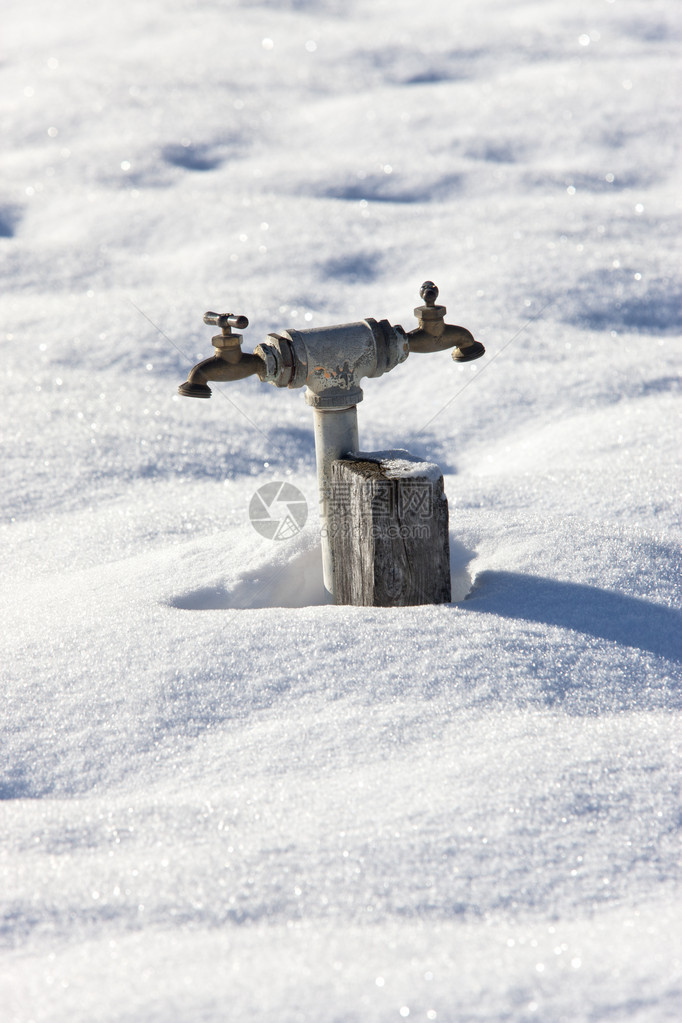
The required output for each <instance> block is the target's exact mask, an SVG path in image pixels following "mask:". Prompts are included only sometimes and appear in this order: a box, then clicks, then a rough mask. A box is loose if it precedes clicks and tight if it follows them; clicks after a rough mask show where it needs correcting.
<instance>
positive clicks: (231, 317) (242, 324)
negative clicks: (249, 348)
mask: <svg viewBox="0 0 682 1023" xmlns="http://www.w3.org/2000/svg"><path fill="white" fill-rule="evenodd" d="M204 323H208V324H209V326H212V327H236V328H237V330H245V329H246V328H247V327H248V325H249V321H248V319H247V318H246V316H238V315H237V314H236V313H211V312H208V313H204Z"/></svg>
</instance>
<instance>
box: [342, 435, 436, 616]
mask: <svg viewBox="0 0 682 1023" xmlns="http://www.w3.org/2000/svg"><path fill="white" fill-rule="evenodd" d="M331 469H332V471H331V477H332V478H331V490H330V494H329V505H328V528H329V529H330V531H331V536H330V539H331V548H332V557H333V561H334V602H335V603H336V604H359V605H365V606H370V607H405V606H408V605H412V604H447V603H449V602H450V600H451V590H450V544H449V538H448V502H447V498H446V497H445V492H444V489H443V475H442V473H441V471H440V469H439V468H438V466H437V465H434V464H433V463H431V462H422V461H420V460H419V459H418V458H415V457H414V456H413V455H410V454H408V452H406V451H396V452H390V453H387V454H385V455H384V454H383V453H382V454H374V455H371V454H370V455H362V456H359V457H349V458H343V459H338V460H336V461H334V462H332V467H331Z"/></svg>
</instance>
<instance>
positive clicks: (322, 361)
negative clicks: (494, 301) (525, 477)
mask: <svg viewBox="0 0 682 1023" xmlns="http://www.w3.org/2000/svg"><path fill="white" fill-rule="evenodd" d="M419 294H420V296H421V298H422V299H423V300H424V303H425V304H424V305H422V306H417V308H416V309H415V310H414V313H415V316H416V317H417V319H418V322H419V326H418V327H416V328H415V329H414V330H411V331H409V333H406V332H405V330H404V329H403V328H402V327H401V326H400V325H399V324H396V325H395V326H392V325H391V324H390V323H389V322H388V320H379V321H377V320H374V319H371V318H369V317H368V318H367V319H365V320H361V321H359V322H358V323H345V324H339V325H337V326H333V327H316V328H312V329H309V330H295V329H293V328H292V329H289V330H284V331H282V332H281V333H279V334H268V339H267V341H264V342H263V343H262V344H260V345H258V346H257V347H256V348H255V350H254V352H253V354H248V353H244V352H242V350H241V343H242V337H241V334H233V333H232V328H233V327H236V328H237V329H239V330H244V329H245V328H246V327H247V326H248V323H249V321H248V320H247V318H246V316H237V315H235V314H233V313H213V312H208V313H206V314H205V315H204V323H207V324H210V325H213V326H218V327H220V328H221V333H220V334H216V335H215V336H214V337H213V339H212V340H213V347H214V348H215V355H214V356H213V357H212V358H210V359H204V361H203V362H199V363H197V365H196V366H194V368H193V369H192V370H191V371H190V374H189V376H188V378H187V381H186V382H185V383H184V384H182V385H181V386H180V387H179V388H178V390H179V393H180V394H183V395H185V396H186V397H190V398H210V397H211V389H210V387H209V386H208V384H207V381H208V380H221V381H222V380H242V379H243V378H244V377H248V376H251V375H252V374H255V375H257V376H258V377H259V378H260V379H261V380H262V381H264V382H267V383H271V384H274V385H275V387H303V386H304V385H306V392H305V400H306V403H307V404H308V405H310V406H312V409H313V418H314V421H315V453H316V459H317V476H318V486H319V492H320V521H321V526H322V567H323V574H324V583H325V588H326V590H327V592H328V594H329V596H330V597H331V598H332V599H333V595H334V563H333V557H332V550H331V541H330V535H329V532H330V531H329V529H328V501H329V494H330V486H331V463H332V462H333V461H335V460H336V459H338V458H343V457H344V456H346V455H349V454H351V453H352V452H357V451H359V449H360V444H359V440H358V420H357V405H358V403H359V402H361V401H362V398H363V393H362V388H361V387H360V381H361V380H362V379H364V378H365V377H379V376H382V375H383V374H384V373H388V372H389V371H390V370H392V369H394V368H395V367H396V366H397V365H398V364H399V363H401V362H404V361H405V359H407V357H408V355H409V354H410V352H441V351H444V350H445V349H447V348H452V349H454V350H453V353H452V358H453V359H454V360H455V361H456V362H470V361H471V360H472V359H478V358H480V356H481V355H483V354H484V353H485V348H484V347H483V345H482V344H480V342H478V341H475V340H474V338H473V336H472V334H471V333H470V332H469V331H468V330H467V329H466V328H465V327H456V326H452V325H450V324H446V323H445V313H446V311H447V310H446V308H445V306H442V305H436V304H435V302H436V299H437V298H438V288H437V287H436V285H435V284H434V283H433V281H425V282H424V284H422V286H421V289H420V292H419Z"/></svg>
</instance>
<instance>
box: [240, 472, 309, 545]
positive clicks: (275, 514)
mask: <svg viewBox="0 0 682 1023" xmlns="http://www.w3.org/2000/svg"><path fill="white" fill-rule="evenodd" d="M249 518H250V519H251V525H252V526H253V528H254V529H255V530H256V531H257V532H258V533H260V535H261V536H264V537H266V539H268V540H288V539H289V538H290V537H292V536H296V534H297V533H300V532H301V530H302V529H303V527H304V525H305V523H306V519H307V518H308V503H307V501H306V499H305V497H304V496H303V494H302V493H301V491H300V490H299V489H298V487H295V486H294V485H293V484H292V483H282V482H279V481H277V482H274V483H266V484H265V486H264V487H259V489H258V490H257V491H256V493H255V494H254V495H253V497H252V498H251V503H250V505H249Z"/></svg>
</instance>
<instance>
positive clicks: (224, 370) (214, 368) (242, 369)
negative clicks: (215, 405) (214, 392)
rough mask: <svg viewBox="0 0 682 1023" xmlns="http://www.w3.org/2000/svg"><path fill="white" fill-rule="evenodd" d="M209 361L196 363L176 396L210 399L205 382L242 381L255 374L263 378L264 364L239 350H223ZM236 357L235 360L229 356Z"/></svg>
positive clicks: (255, 356) (209, 391) (208, 388)
mask: <svg viewBox="0 0 682 1023" xmlns="http://www.w3.org/2000/svg"><path fill="white" fill-rule="evenodd" d="M216 353H217V354H216V355H214V356H213V357H212V358H210V359H204V360H203V362H198V363H197V364H196V366H194V367H193V368H192V369H191V370H190V372H189V376H188V377H187V380H186V381H185V383H184V384H181V385H180V387H179V388H178V394H182V395H184V396H185V397H186V398H210V397H211V388H210V387H209V386H208V384H207V382H206V381H207V380H215V381H224V380H243V379H244V378H245V377H249V376H252V375H253V374H257V375H258V376H260V377H263V376H264V374H265V363H264V362H263V360H262V359H261V358H259V357H258V356H257V355H249V354H248V353H246V352H242V351H241V350H237V351H235V350H234V349H231V350H230V349H228V350H227V351H225V350H223V351H222V352H220V353H218V351H217V349H216ZM234 355H236V356H237V358H236V359H231V358H230V356H234Z"/></svg>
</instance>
